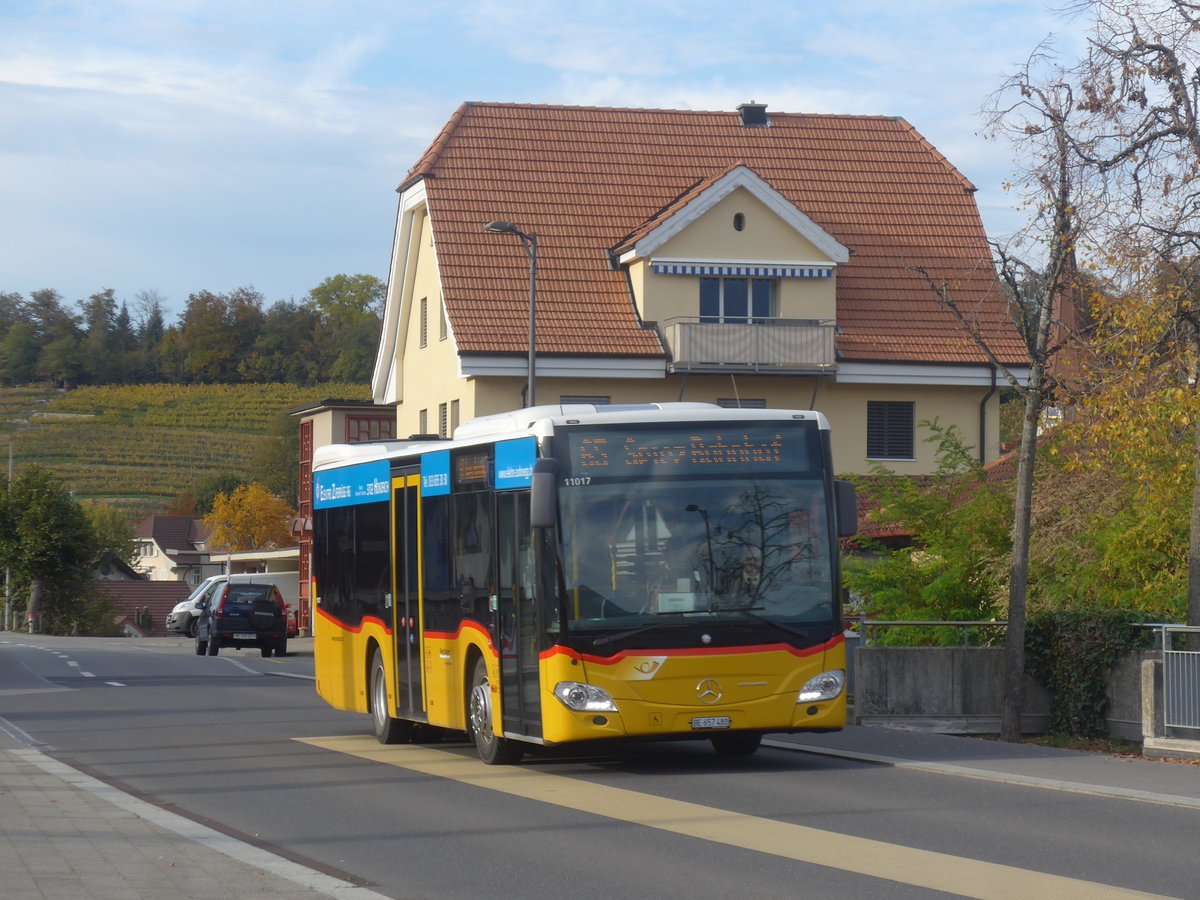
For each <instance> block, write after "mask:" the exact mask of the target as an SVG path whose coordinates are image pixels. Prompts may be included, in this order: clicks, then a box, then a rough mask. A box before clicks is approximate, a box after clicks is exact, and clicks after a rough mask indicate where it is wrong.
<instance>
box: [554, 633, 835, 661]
mask: <svg viewBox="0 0 1200 900" xmlns="http://www.w3.org/2000/svg"><path fill="white" fill-rule="evenodd" d="M845 641H846V638H845V636H844V635H841V634H837V635H834V636H833V637H831V638H830V639H829V640H827V641H826V642H825V643H823V644H817V645H816V646H813V647H803V648H801V647H793V646H792V645H791V644H784V643H779V644H752V645H747V646H738V647H684V648H680V647H673V648H671V649H662V648H654V647H647V648H645V649H638V650H621V651H618V652H617V653H614V654H613V655H612V656H595V655H593V654H590V653H580V652H579V651H577V650H572V649H571V648H570V647H563V646H562V645H560V644H555V645H554V646H553V647H551V648H550V649H549V650H544V651H542V653H540V654H539V655H538V656H539V659H550V658H551V657H552V656H556V655H559V654H562V655H563V656H567V657H569V658H571V659H577V660H579V661H581V662H588V663H593V664H595V665H600V666H612V665H616V664H617V663H619V662H620V661H621V660H622V659H625V658H626V657H628V656H732V655H735V654H744V653H771V652H777V651H783V652H784V653H790V654H792V656H798V657H805V656H816V655H817V654H818V653H824V652H825V651H826V650H832V649H833V648H834V647H836V646H837V645H838V644H843V643H845Z"/></svg>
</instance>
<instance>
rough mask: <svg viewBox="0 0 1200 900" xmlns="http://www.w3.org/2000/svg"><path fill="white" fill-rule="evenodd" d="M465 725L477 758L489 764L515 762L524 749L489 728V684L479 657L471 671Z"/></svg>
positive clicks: (490, 718) (485, 670) (490, 700)
mask: <svg viewBox="0 0 1200 900" xmlns="http://www.w3.org/2000/svg"><path fill="white" fill-rule="evenodd" d="M467 727H468V728H469V730H470V732H471V738H472V740H474V741H475V750H476V751H477V752H478V753H479V758H480V759H482V760H483V761H484V762H485V763H487V764H488V765H489V766H503V765H509V764H511V763H515V762H519V761H520V759H521V756H522V754H524V752H525V748H524V747H522V746H521V745H520V744H518V743H517V742H515V741H510V740H508V739H507V738H502V737H500V736H499V735H497V734H496V733H495V732H494V731H493V730H492V685H491V682H490V680H489V679H488V670H487V663H486V662H485V661H484V659H483V657H480V658H479V659H477V660H475V674H474V676H473V677H472V678H471V693H470V694H469V695H468V699H467Z"/></svg>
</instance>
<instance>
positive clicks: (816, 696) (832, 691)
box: [796, 669, 846, 703]
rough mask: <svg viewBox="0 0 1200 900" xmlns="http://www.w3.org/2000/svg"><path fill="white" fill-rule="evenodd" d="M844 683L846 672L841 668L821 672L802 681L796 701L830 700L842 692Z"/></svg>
mask: <svg viewBox="0 0 1200 900" xmlns="http://www.w3.org/2000/svg"><path fill="white" fill-rule="evenodd" d="M845 684H846V673H845V672H843V671H842V670H841V669H831V670H830V671H828V672H822V673H821V674H820V675H817V676H815V677H813V678H810V679H808V681H806V682H804V687H802V688H800V693H799V694H798V695H797V696H796V702H797V703H814V702H816V701H817V700H832V699H833V698H834V697H836V696H837V695H838V694H840V693H841V692H842V688H843V687H844V686H845Z"/></svg>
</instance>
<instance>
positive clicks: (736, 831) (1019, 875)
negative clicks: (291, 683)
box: [296, 735, 1159, 900]
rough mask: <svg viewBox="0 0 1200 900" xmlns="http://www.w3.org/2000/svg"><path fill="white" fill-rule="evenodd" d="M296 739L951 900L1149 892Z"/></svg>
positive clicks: (412, 751) (1084, 898) (526, 773)
mask: <svg viewBox="0 0 1200 900" xmlns="http://www.w3.org/2000/svg"><path fill="white" fill-rule="evenodd" d="M296 740H298V741H300V742H301V743H305V744H310V745H312V746H314V747H320V748H322V749H325V750H332V751H335V752H337V753H345V754H349V755H351V756H357V757H360V758H362V759H367V760H371V761H372V762H380V763H385V764H387V765H392V766H397V767H399V768H403V769H409V770H410V771H414V772H420V773H422V774H425V775H431V776H433V777H436V778H448V779H451V780H453V781H457V782H460V783H462V784H469V785H473V786H475V787H481V788H486V789H488V790H493V791H500V792H501V793H505V794H510V795H512V796H515V797H524V798H526V799H529V800H536V801H538V802H540V803H551V804H553V805H555V806H562V807H566V808H568V809H575V810H579V811H580V812H585V813H590V814H592V815H597V816H604V817H605V818H609V819H615V820H617V821H621V822H631V823H633V824H636V825H643V826H645V827H647V828H657V829H659V830H661V831H667V832H671V833H674V834H680V835H684V836H687V837H694V838H699V839H700V840H705V841H712V842H714V843H719V844H727V845H729V846H731V847H740V848H742V849H745V850H755V851H758V852H760V853H770V854H772V855H774V856H779V857H783V858H785V859H794V860H797V861H800V862H806V863H812V864H815V865H819V866H826V867H828V868H833V869H840V870H842V871H846V872H855V873H857V874H861V875H868V876H871V877H874V878H882V879H884V880H887V881H895V882H899V883H901V884H911V885H915V886H917V887H922V888H928V889H930V890H936V891H946V892H948V893H951V894H957V895H959V896H961V897H976V898H980V900H1010V898H1012V897H1055V898H1057V900H1069V898H1079V900H1107V898H1118V897H1125V898H1128V897H1157V896H1159V895H1156V894H1147V893H1143V892H1141V891H1133V890H1128V889H1126V888H1118V887H1113V886H1112V885H1107V884H1099V883H1097V882H1091V881H1082V880H1079V879H1075V878H1067V877H1064V876H1061V875H1050V874H1046V873H1044V872H1031V871H1028V870H1026V869H1018V868H1016V867H1015V866H1006V865H1001V864H999V863H990V862H984V861H982V860H976V859H967V858H965V857H961V856H952V855H951V854H948V853H938V852H936V851H932V850H920V849H917V848H914V847H904V846H900V845H897V844H888V843H885V842H883V841H876V840H871V839H869V838H860V837H854V836H852V835H846V834H836V833H833V832H828V831H822V830H821V829H819V828H810V827H807V826H804V825H793V824H791V823H788V822H779V821H776V820H774V819H766V818H762V817H760V816H750V815H744V814H742V813H735V812H730V811H728V810H723V809H717V808H715V807H711V806H701V805H700V804H697V803H686V802H683V801H680V800H671V799H668V798H666V797H656V796H653V795H651V794H643V793H640V792H638V791H631V790H627V789H625V788H616V787H610V786H608V785H603V784H592V783H590V782H587V781H580V780H577V779H574V778H566V777H564V776H561V775H549V774H546V773H544V772H537V771H534V770H533V769H522V768H517V767H512V766H486V765H484V764H483V763H482V762H480V761H479V760H478V759H475V758H474V757H469V756H463V755H461V754H458V753H451V752H447V751H445V750H435V749H431V748H429V747H421V746H417V745H412V744H396V745H391V746H385V745H383V744H380V743H378V742H377V741H376V740H375V739H374V738H370V737H360V736H357V735H354V736H338V737H317V738H296Z"/></svg>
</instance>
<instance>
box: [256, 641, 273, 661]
mask: <svg viewBox="0 0 1200 900" xmlns="http://www.w3.org/2000/svg"><path fill="white" fill-rule="evenodd" d="M274 649H275V648H274V647H272V646H271V645H270V644H262V645H261V646H259V648H258V652H259V653H261V654H262V655H263V659H267V658H269V657H270V655H271V653H272V651H273V650H274Z"/></svg>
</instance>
